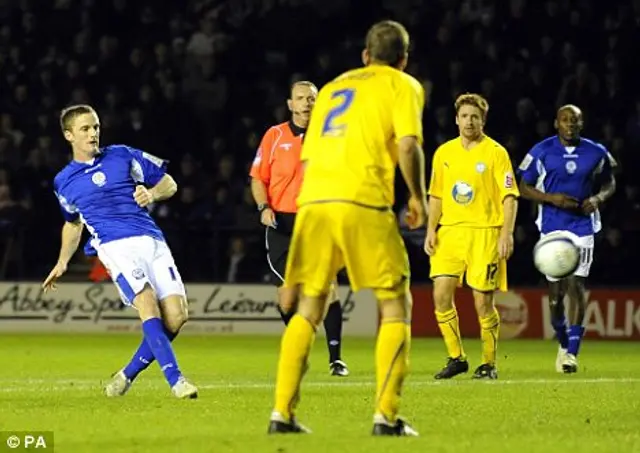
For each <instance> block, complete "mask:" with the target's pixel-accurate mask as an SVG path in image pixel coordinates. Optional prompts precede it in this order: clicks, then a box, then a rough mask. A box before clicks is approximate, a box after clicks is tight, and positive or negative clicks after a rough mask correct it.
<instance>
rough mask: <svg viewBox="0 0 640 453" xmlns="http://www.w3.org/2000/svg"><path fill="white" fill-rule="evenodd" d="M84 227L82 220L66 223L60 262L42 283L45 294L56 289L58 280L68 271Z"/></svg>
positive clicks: (63, 231) (63, 229) (59, 257)
mask: <svg viewBox="0 0 640 453" xmlns="http://www.w3.org/2000/svg"><path fill="white" fill-rule="evenodd" d="M82 227H83V225H82V223H81V222H80V220H77V221H75V222H65V224H64V226H63V227H62V245H61V246H60V255H59V256H58V262H57V263H56V265H55V266H54V267H53V269H52V270H51V272H50V273H49V275H48V276H47V278H46V279H45V281H44V282H43V283H42V288H43V289H44V291H45V292H47V291H49V290H53V289H56V284H55V283H56V280H57V279H58V278H59V277H61V276H62V275H63V274H64V273H65V272H66V271H67V265H68V264H69V261H70V260H71V257H72V256H73V255H74V254H75V253H76V250H78V246H79V245H80V238H81V237H82Z"/></svg>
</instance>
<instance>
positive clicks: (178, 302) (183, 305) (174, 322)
mask: <svg viewBox="0 0 640 453" xmlns="http://www.w3.org/2000/svg"><path fill="white" fill-rule="evenodd" d="M160 310H161V312H162V320H163V322H164V325H165V327H166V328H167V330H168V331H169V332H172V333H178V332H179V331H180V329H181V328H182V326H183V325H184V324H185V323H186V322H187V320H188V319H189V308H188V306H187V301H186V300H185V298H184V297H183V296H182V295H172V296H168V297H166V298H164V299H162V300H161V301H160Z"/></svg>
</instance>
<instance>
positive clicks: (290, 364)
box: [274, 314, 316, 420]
mask: <svg viewBox="0 0 640 453" xmlns="http://www.w3.org/2000/svg"><path fill="white" fill-rule="evenodd" d="M315 335H316V332H315V329H314V328H313V326H312V325H311V323H310V322H309V321H308V320H307V319H306V318H304V317H303V316H300V315H298V314H296V315H294V316H293V318H291V321H289V325H288V326H287V328H286V329H285V332H284V335H282V341H281V343H280V358H279V360H278V376H277V378H276V404H275V407H274V410H275V411H276V412H279V413H280V414H281V415H282V416H283V417H284V418H285V419H287V420H290V419H291V416H292V415H293V414H292V411H293V409H294V407H295V405H296V403H297V400H298V398H299V390H300V382H301V381H302V377H303V375H304V371H305V369H306V365H307V359H308V356H309V351H310V350H311V345H312V344H313V341H314V340H315Z"/></svg>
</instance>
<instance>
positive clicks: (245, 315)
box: [0, 282, 378, 336]
mask: <svg viewBox="0 0 640 453" xmlns="http://www.w3.org/2000/svg"><path fill="white" fill-rule="evenodd" d="M186 288H187V296H188V298H189V322H188V323H187V324H186V325H185V327H184V332H195V333H227V334H264V335H270V334H271V335H279V334H281V333H282V328H283V323H282V320H281V319H280V315H279V313H278V310H277V293H276V289H275V288H274V287H273V286H270V285H213V284H187V285H186ZM339 294H340V297H341V299H340V300H341V302H342V306H343V319H344V325H343V335H351V336H374V335H375V333H376V331H377V322H378V315H377V307H376V302H375V299H374V297H373V294H372V293H371V292H369V291H361V292H358V293H356V294H354V293H352V292H351V291H350V290H349V288H348V287H340V289H339ZM139 329H140V322H139V320H138V317H137V313H136V311H135V309H133V308H129V307H126V306H124V305H123V304H122V302H121V301H120V298H119V296H118V292H117V290H116V288H115V286H114V285H113V284H112V283H60V284H58V289H57V290H56V291H54V292H49V293H47V294H44V293H43V292H42V290H41V287H40V283H34V282H7V283H0V332H131V331H136V330H139ZM318 334H320V335H324V330H323V329H320V330H319V332H318Z"/></svg>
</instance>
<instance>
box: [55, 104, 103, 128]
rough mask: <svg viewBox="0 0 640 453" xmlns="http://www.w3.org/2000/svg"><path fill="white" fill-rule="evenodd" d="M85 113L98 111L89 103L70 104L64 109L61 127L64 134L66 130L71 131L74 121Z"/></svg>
mask: <svg viewBox="0 0 640 453" xmlns="http://www.w3.org/2000/svg"><path fill="white" fill-rule="evenodd" d="M85 113H96V111H95V109H94V108H93V107H91V106H90V105H87V104H76V105H70V106H69V107H66V108H64V109H62V112H60V129H62V133H63V134H64V132H65V131H70V130H71V125H72V124H73V121H74V120H75V119H76V118H77V117H79V116H80V115H84V114H85ZM96 115H97V113H96Z"/></svg>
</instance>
